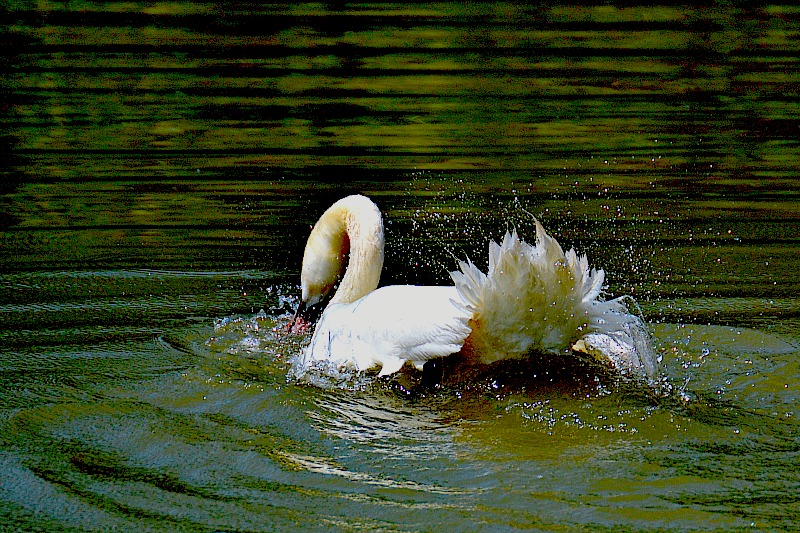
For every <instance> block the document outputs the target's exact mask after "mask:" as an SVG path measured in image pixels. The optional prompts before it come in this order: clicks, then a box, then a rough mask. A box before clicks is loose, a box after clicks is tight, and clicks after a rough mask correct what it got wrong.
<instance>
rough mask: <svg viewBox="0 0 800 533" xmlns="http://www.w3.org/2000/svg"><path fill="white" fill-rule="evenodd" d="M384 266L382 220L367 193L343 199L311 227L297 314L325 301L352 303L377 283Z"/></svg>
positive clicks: (370, 290)
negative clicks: (328, 299) (331, 294)
mask: <svg viewBox="0 0 800 533" xmlns="http://www.w3.org/2000/svg"><path fill="white" fill-rule="evenodd" d="M382 268H383V220H382V218H381V213H380V210H379V209H378V207H377V206H376V205H375V204H374V203H373V202H372V200H370V199H369V198H367V197H366V196H361V195H353V196H348V197H346V198H342V199H341V200H339V201H338V202H336V203H335V204H333V205H332V206H331V207H329V208H328V210H327V211H325V213H323V214H322V216H321V217H320V219H319V220H318V221H317V223H316V224H315V225H314V228H313V229H312V230H311V235H309V237H308V242H306V249H305V252H304V253H303V268H302V271H301V273H300V287H301V290H302V296H301V303H300V309H298V313H301V312H302V310H305V309H307V308H309V307H312V306H315V305H317V304H319V303H320V302H322V301H324V300H325V298H326V297H327V296H328V295H329V294H330V293H331V291H332V290H333V288H334V287H335V286H336V284H337V283H338V284H339V285H338V288H337V289H336V293H335V294H334V296H333V298H331V303H350V302H354V301H356V300H358V299H359V298H361V297H362V296H365V295H366V294H369V293H370V292H372V291H373V290H375V289H376V288H377V287H378V281H379V280H380V275H381V269H382Z"/></svg>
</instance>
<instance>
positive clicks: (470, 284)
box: [450, 221, 654, 373]
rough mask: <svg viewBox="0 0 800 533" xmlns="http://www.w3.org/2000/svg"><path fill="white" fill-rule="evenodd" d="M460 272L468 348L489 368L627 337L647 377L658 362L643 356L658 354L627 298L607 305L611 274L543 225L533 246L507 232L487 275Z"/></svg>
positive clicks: (456, 276) (492, 248) (492, 246)
mask: <svg viewBox="0 0 800 533" xmlns="http://www.w3.org/2000/svg"><path fill="white" fill-rule="evenodd" d="M459 267H460V271H456V272H452V273H451V274H450V275H451V277H452V278H453V281H454V282H455V285H456V289H457V290H458V293H459V295H460V297H461V299H462V300H463V303H462V307H463V309H464V310H465V311H468V312H469V313H470V314H471V316H472V318H471V320H470V327H471V328H472V332H471V334H470V338H469V341H468V343H469V345H470V346H471V348H472V349H473V351H474V352H475V353H476V354H477V355H478V356H479V357H480V359H481V360H482V361H483V362H485V363H491V362H493V361H496V360H499V359H506V358H515V357H521V356H524V355H526V354H528V353H530V352H537V351H538V352H550V353H568V352H569V351H570V350H571V349H572V347H573V345H574V344H575V343H576V342H577V341H578V340H579V339H581V338H583V337H585V336H587V335H589V334H609V333H611V332H624V338H623V337H621V338H622V340H624V341H625V342H626V343H628V344H630V345H631V346H633V347H634V348H632V349H633V350H638V351H637V352H636V353H637V354H638V353H640V352H641V353H642V355H641V356H633V355H632V356H630V358H634V357H638V358H639V359H640V366H641V367H642V368H645V367H647V368H646V369H645V370H644V371H645V372H648V373H649V371H650V368H649V366H652V365H650V363H651V362H652V361H653V360H654V358H653V356H652V353H649V354H644V352H645V351H646V350H648V349H649V350H650V352H652V349H651V348H649V346H650V343H649V337H647V338H644V340H642V336H641V335H638V336H637V334H636V333H635V332H636V331H639V330H641V331H644V332H645V334H646V332H647V328H646V326H645V324H644V322H643V321H642V320H641V319H640V318H639V317H637V316H635V315H632V314H630V313H629V312H628V309H627V306H626V304H625V302H624V301H623V300H622V299H616V300H609V301H605V300H603V299H602V290H603V282H604V280H605V273H604V272H603V271H602V270H595V269H590V268H589V261H588V259H587V258H586V256H585V255H578V254H577V253H576V252H575V250H569V251H568V252H566V253H564V251H563V249H562V248H561V246H560V245H559V244H558V241H556V240H555V239H554V238H553V237H551V236H550V235H548V234H547V232H546V231H545V230H544V228H543V227H542V225H541V224H540V223H539V222H538V221H536V244H535V245H534V246H532V245H530V244H528V243H526V242H524V241H522V240H521V239H520V238H519V236H518V235H517V233H516V231H512V232H511V233H508V232H507V233H506V234H505V236H504V237H503V240H502V241H501V243H500V244H497V243H495V242H490V243H489V269H488V272H487V273H486V274H484V273H483V272H481V271H480V269H478V268H477V267H476V266H475V265H474V264H473V263H472V262H470V261H466V262H463V261H462V262H460V264H459ZM620 335H623V334H622V333H620ZM645 336H646V335H645ZM628 341H630V342H628ZM615 357H616V358H617V360H620V361H621V360H622V359H624V358H622V357H621V356H615ZM607 359H613V358H612V357H607ZM632 364H633V363H632ZM648 365H649V366H648ZM629 366H630V365H629Z"/></svg>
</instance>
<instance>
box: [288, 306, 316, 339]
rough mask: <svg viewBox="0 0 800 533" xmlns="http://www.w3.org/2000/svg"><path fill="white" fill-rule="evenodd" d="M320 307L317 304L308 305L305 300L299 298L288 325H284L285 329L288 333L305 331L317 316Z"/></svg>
mask: <svg viewBox="0 0 800 533" xmlns="http://www.w3.org/2000/svg"><path fill="white" fill-rule="evenodd" d="M320 307H321V306H320V305H318V304H312V305H309V304H308V302H306V301H305V300H301V301H300V303H299V304H298V305H297V310H296V311H295V312H294V316H292V319H291V320H290V321H289V325H288V326H287V327H286V331H288V332H289V333H305V332H306V331H308V330H309V329H311V326H312V325H313V324H314V322H316V321H317V318H319V314H320V310H321V309H320Z"/></svg>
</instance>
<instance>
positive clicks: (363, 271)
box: [301, 196, 655, 379]
mask: <svg viewBox="0 0 800 533" xmlns="http://www.w3.org/2000/svg"><path fill="white" fill-rule="evenodd" d="M536 232H537V236H536V245H535V246H531V245H529V244H527V243H525V242H523V241H521V240H520V239H519V238H518V237H517V234H516V232H513V233H506V235H505V237H504V239H503V241H502V243H501V244H496V243H494V242H491V243H490V245H489V269H488V272H487V273H485V274H484V273H483V272H481V271H480V270H479V269H478V268H477V267H476V266H475V265H473V264H472V263H471V262H460V265H459V266H460V271H456V272H451V274H450V275H451V277H452V279H453V281H454V283H455V285H454V286H449V287H418V286H400V285H394V286H388V287H383V288H380V289H376V287H377V285H378V281H379V277H380V271H381V268H382V266H383V244H384V239H383V223H382V221H381V215H380V211H379V210H378V209H377V207H376V206H375V204H373V203H372V201H371V200H369V199H368V198H366V197H364V196H349V197H347V198H344V199H342V200H340V201H338V202H336V203H335V204H334V205H333V206H331V208H329V209H328V210H327V211H326V212H325V214H323V215H322V217H321V218H320V220H319V222H318V223H317V224H316V226H315V227H314V229H313V230H312V232H311V235H310V236H309V239H308V243H307V245H306V250H305V253H304V256H303V269H302V274H301V286H302V302H303V303H302V304H301V306H305V305H312V304H316V303H318V302H320V301H321V300H322V299H323V298H324V297H325V296H326V295H327V293H328V292H329V291H330V290H331V289H332V287H333V286H334V284H335V283H336V281H337V279H338V278H339V277H340V276H342V272H343V268H344V261H345V258H346V257H348V256H349V259H348V262H347V266H346V269H344V273H343V276H342V277H341V281H340V283H339V287H338V289H337V290H336V293H335V294H334V296H333V298H332V299H331V301H330V303H329V304H328V306H327V307H326V308H325V310H324V312H323V314H322V317H321V318H320V320H319V323H318V324H317V326H316V329H315V331H314V335H313V337H312V339H311V343H310V344H309V346H308V348H307V349H306V351H305V353H304V355H303V359H302V365H303V367H304V368H310V367H312V366H313V365H315V364H324V365H334V366H335V367H355V368H356V369H358V370H367V369H369V368H372V367H375V366H380V367H381V370H380V374H381V375H387V374H391V373H394V372H396V371H398V370H399V369H400V368H401V367H402V366H403V365H404V364H405V363H406V362H411V363H412V364H415V365H416V366H417V367H421V366H422V364H423V363H424V362H425V361H428V360H430V359H434V358H438V357H443V356H446V355H449V354H452V353H456V352H459V351H461V352H462V353H465V354H466V355H468V356H470V357H471V358H474V359H476V360H479V361H480V362H483V363H492V362H494V361H497V360H499V359H506V358H519V357H522V356H525V355H527V354H530V353H532V352H533V353H535V352H551V353H569V352H570V351H571V350H579V351H582V352H584V353H586V354H588V355H590V356H591V357H594V358H596V359H598V360H600V361H602V362H604V363H606V364H610V365H611V366H612V367H615V368H617V369H618V370H620V371H622V372H631V373H634V374H635V375H637V376H640V377H645V378H648V379H649V378H652V377H653V374H654V372H655V363H654V362H653V360H654V357H653V354H652V351H651V349H650V347H649V344H648V343H647V339H646V337H647V333H646V328H645V326H644V323H643V322H642V320H641V319H640V318H639V317H637V316H635V315H632V314H629V313H628V311H627V308H626V306H625V304H624V303H623V301H622V300H621V299H616V300H609V301H604V300H602V299H601V298H600V293H601V290H602V284H603V280H604V273H603V271H602V270H594V269H592V270H591V271H590V270H589V267H588V261H587V259H586V256H580V257H579V256H578V255H577V254H576V253H575V251H574V250H570V251H569V252H567V253H566V254H565V253H564V252H563V250H562V249H561V246H560V245H559V244H558V242H556V240H555V239H553V238H552V237H550V236H549V235H548V234H547V233H546V232H545V231H544V229H543V228H542V226H541V225H540V224H539V223H538V221H537V223H536ZM348 248H349V250H348ZM348 251H349V253H348ZM642 332H644V334H643V335H642ZM642 339H644V340H642Z"/></svg>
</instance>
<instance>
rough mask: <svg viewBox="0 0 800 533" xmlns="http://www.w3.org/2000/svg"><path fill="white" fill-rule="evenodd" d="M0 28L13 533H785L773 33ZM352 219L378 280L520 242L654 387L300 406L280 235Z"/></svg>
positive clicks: (516, 379)
mask: <svg viewBox="0 0 800 533" xmlns="http://www.w3.org/2000/svg"><path fill="white" fill-rule="evenodd" d="M2 14H3V18H4V20H7V23H6V25H5V27H4V29H3V33H2V42H3V46H4V48H5V49H6V56H5V59H4V61H3V62H2V63H0V69H2V82H0V89H1V91H2V92H0V101H1V102H2V105H0V120H1V121H2V126H3V135H2V137H1V138H0V139H2V140H0V143H2V146H3V152H4V153H5V156H4V157H5V165H4V166H3V168H2V169H0V172H2V177H1V178H2V180H1V182H0V205H2V211H1V213H2V217H0V243H1V247H0V280H1V282H2V289H0V521H1V522H2V523H3V524H4V527H5V528H7V529H9V530H47V531H108V530H111V529H113V528H117V529H118V530H124V531H275V530H295V529H303V530H308V531H314V530H320V531H329V530H342V531H360V530H368V529H381V530H397V531H417V530H434V529H440V528H445V529H448V530H455V531H475V530H487V531H502V530H515V529H534V530H559V531H561V530H585V529H590V530H601V531H602V530H619V529H625V530H649V529H656V528H660V529H664V530H676V531H678V530H725V531H729V530H737V529H741V530H753V529H755V530H778V529H794V528H797V517H798V516H800V496H798V495H799V494H800V420H798V417H800V412H799V411H798V401H799V400H800V334H799V333H798V331H800V187H798V185H797V179H798V171H799V169H800V150H798V148H799V147H798V139H799V138H800V127H799V126H800V94H799V93H800V40H798V35H799V33H798V32H800V9H798V8H797V7H795V6H792V5H778V4H775V5H772V4H768V5H767V4H763V5H760V6H759V7H757V8H749V7H745V6H741V7H740V6H738V5H736V4H733V5H728V4H724V5H717V6H715V7H713V8H712V7H704V8H695V7H691V6H675V7H664V6H660V7H658V6H657V7H652V6H645V5H640V4H637V3H626V4H625V5H624V7H620V8H614V7H611V6H609V5H605V4H598V5H594V4H592V3H583V4H580V5H574V4H570V5H566V4H564V5H561V4H558V3H547V4H546V5H542V6H527V5H517V4H513V3H503V4H485V3H481V4H476V5H469V4H467V5H465V4H461V3H430V4H420V5H418V4H357V5H355V4H353V5H351V4H345V3H338V2H328V3H322V4H264V5H253V4H244V5H242V6H240V5H238V4H232V3H227V2H218V3H217V2H198V3H190V2H180V1H177V2H164V3H136V2H125V3H121V2H120V3H116V2H102V3H91V2H68V3H51V2H15V3H13V4H11V5H6V6H5V7H3V8H2ZM352 192H361V193H364V194H367V195H369V196H371V197H372V198H373V199H374V200H375V201H376V202H377V203H378V205H379V206H380V207H381V209H382V210H383V212H384V216H385V221H386V228H387V246H388V249H387V264H386V271H385V274H384V276H383V278H382V283H384V284H389V283H398V282H399V283H414V284H430V283H447V282H448V276H447V272H448V270H452V269H454V268H455V267H456V264H457V262H456V258H463V257H467V256H468V257H470V258H472V259H473V260H475V261H476V263H477V264H479V265H485V261H486V254H487V248H488V247H487V241H488V240H489V239H498V238H500V237H501V236H502V233H503V231H504V230H505V229H506V228H508V227H512V226H513V227H517V228H518V229H519V231H520V234H521V235H522V236H523V238H527V239H528V240H532V239H533V231H534V230H533V227H534V225H533V219H532V216H531V215H535V216H536V217H538V218H539V219H540V220H541V221H542V223H543V224H544V226H545V227H546V228H547V229H548V231H549V232H550V233H551V234H553V235H554V236H555V237H556V238H558V240H559V241H560V242H561V243H562V244H563V245H565V246H566V247H571V246H574V247H576V248H577V249H578V250H579V251H581V252H582V253H587V254H588V255H589V258H590V262H591V264H592V265H593V266H595V267H597V268H603V269H605V271H606V274H607V281H608V289H607V290H608V293H609V295H614V296H616V295H622V294H630V295H632V296H633V297H634V298H636V300H637V301H638V302H639V305H640V307H641V312H642V313H643V315H644V316H645V318H646V319H647V321H648V322H649V324H650V327H651V331H652V333H653V337H654V342H655V346H656V349H657V351H658V353H659V354H660V355H661V357H662V360H663V368H662V372H663V373H664V376H665V377H666V380H667V381H668V383H669V384H671V385H672V389H673V390H672V393H671V394H669V395H667V396H666V397H663V398H659V397H653V396H652V395H650V394H647V393H646V392H644V391H642V390H639V389H637V388H635V387H626V386H619V387H616V386H607V385H605V384H600V382H598V381H595V380H593V379H591V377H588V378H587V376H585V375H584V376H582V377H581V376H572V375H570V373H569V371H568V370H569V369H567V370H566V371H565V372H563V373H561V374H559V375H554V376H549V377H542V376H538V377H532V376H528V375H525V372H524V368H523V369H519V368H518V369H516V370H515V371H513V372H508V371H507V372H502V371H498V374H497V375H495V376H488V377H484V378H482V379H480V380H479V381H477V382H475V383H467V384H463V385H460V386H458V387H452V388H446V387H445V388H440V389H434V390H423V391H421V392H420V391H419V390H417V389H413V390H411V391H410V390H409V387H408V386H407V382H406V381H404V379H406V378H403V377H399V378H396V379H393V380H384V381H378V380H374V379H373V380H366V381H365V382H364V383H363V384H362V385H363V386H362V387H360V388H359V389H358V390H342V389H324V388H319V387H313V386H309V385H303V384H299V383H296V382H295V381H293V380H292V379H291V378H290V377H289V368H290V360H291V358H292V357H293V356H295V355H297V354H298V353H299V352H300V350H301V349H302V347H303V346H304V344H305V343H306V342H308V338H307V337H303V336H289V335H286V334H285V333H283V327H284V326H285V324H286V323H287V321H288V320H289V316H290V313H291V312H292V311H293V310H294V307H295V306H296V304H297V294H298V277H299V268H300V260H301V256H302V249H303V246H304V240H305V238H306V237H307V235H308V230H309V225H310V224H313V223H314V221H315V220H316V218H317V217H318V216H319V215H320V214H321V212H322V211H323V210H324V209H325V208H326V207H327V206H328V205H330V204H331V203H332V202H333V201H334V200H336V199H338V198H340V197H341V196H344V195H346V194H349V193H352Z"/></svg>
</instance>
